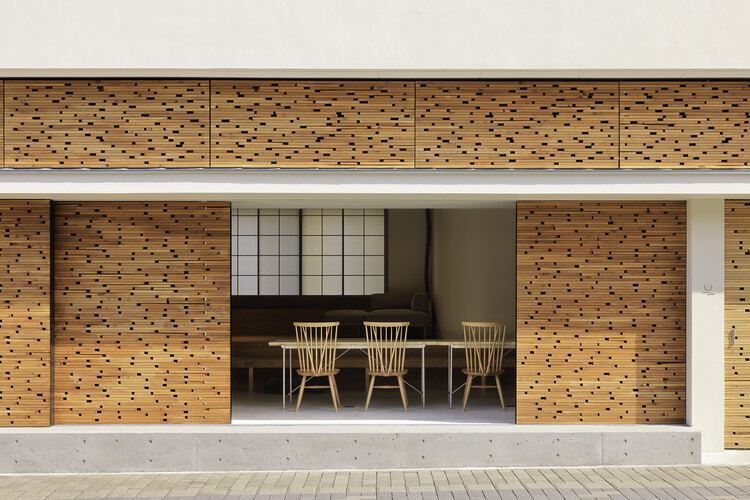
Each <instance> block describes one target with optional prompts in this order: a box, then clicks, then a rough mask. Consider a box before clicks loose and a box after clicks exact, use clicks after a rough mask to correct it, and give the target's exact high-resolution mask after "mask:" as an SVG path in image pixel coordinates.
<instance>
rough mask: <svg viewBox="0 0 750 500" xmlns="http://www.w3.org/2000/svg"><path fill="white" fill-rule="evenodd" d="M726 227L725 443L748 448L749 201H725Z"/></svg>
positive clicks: (749, 407) (749, 417)
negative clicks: (733, 336) (733, 333)
mask: <svg viewBox="0 0 750 500" xmlns="http://www.w3.org/2000/svg"><path fill="white" fill-rule="evenodd" d="M724 228H725V232H726V237H725V246H724V253H725V258H724V266H725V272H724V280H725V284H724V323H725V330H724V331H725V336H724V346H725V348H724V446H725V447H726V448H739V449H747V448H750V400H749V398H750V305H749V304H750V202H749V201H747V200H727V201H726V202H725V220H724ZM732 329H734V332H735V341H734V343H732V336H731V331H732Z"/></svg>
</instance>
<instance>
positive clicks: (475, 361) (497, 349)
mask: <svg viewBox="0 0 750 500" xmlns="http://www.w3.org/2000/svg"><path fill="white" fill-rule="evenodd" d="M461 325H462V326H463V331H464V347H465V351H466V368H465V369H463V370H462V372H463V373H464V374H465V375H466V388H465V390H464V404H463V409H464V410H466V403H467V401H468V399H469V392H470V391H471V388H472V380H473V379H474V377H482V378H483V379H484V378H485V377H489V376H492V377H495V385H484V384H483V385H473V387H480V388H487V387H497V391H498V393H499V395H500V404H501V405H502V408H503V411H505V400H504V399H503V391H502V387H501V386H500V375H502V374H503V372H504V370H503V368H502V362H503V355H504V354H505V333H506V330H507V325H506V324H505V323H498V322H473V321H464V322H462V323H461Z"/></svg>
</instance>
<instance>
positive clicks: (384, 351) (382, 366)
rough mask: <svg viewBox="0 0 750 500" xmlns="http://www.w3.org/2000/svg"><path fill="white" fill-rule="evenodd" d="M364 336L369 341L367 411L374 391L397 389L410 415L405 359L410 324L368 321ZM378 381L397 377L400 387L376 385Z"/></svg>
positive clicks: (405, 409)
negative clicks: (405, 377) (375, 389)
mask: <svg viewBox="0 0 750 500" xmlns="http://www.w3.org/2000/svg"><path fill="white" fill-rule="evenodd" d="M364 325H365V336H366V337H367V360H368V368H367V377H368V384H367V385H368V390H367V402H366V403H365V411H367V408H369V406H370V398H371V397H372V390H373V389H374V388H378V389H398V390H399V391H401V402H402V403H403V404H404V411H408V407H409V404H408V402H407V401H406V388H405V387H404V375H406V373H407V372H408V371H409V370H406V369H404V359H405V357H406V331H407V329H408V327H409V322H408V321H407V322H371V321H365V322H364ZM377 377H396V379H397V380H398V385H375V378H377Z"/></svg>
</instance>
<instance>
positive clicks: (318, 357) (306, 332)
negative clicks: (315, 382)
mask: <svg viewBox="0 0 750 500" xmlns="http://www.w3.org/2000/svg"><path fill="white" fill-rule="evenodd" d="M294 331H295V333H296V335H297V354H298V355H299V366H300V369H301V370H303V371H306V372H312V373H313V375H318V374H319V373H326V372H331V371H333V370H334V368H335V365H336V341H337V337H338V332H339V323H338V321H334V322H327V323H294Z"/></svg>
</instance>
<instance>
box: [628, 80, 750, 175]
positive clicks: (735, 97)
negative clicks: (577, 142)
mask: <svg viewBox="0 0 750 500" xmlns="http://www.w3.org/2000/svg"><path fill="white" fill-rule="evenodd" d="M620 88H621V93H620V129H621V139H620V141H621V143H620V166H621V167H622V168H735V167H741V168H746V167H747V166H748V165H750V155H749V154H748V152H750V118H749V117H748V110H749V109H750V102H749V101H748V99H750V82H746V81H745V82H738V81H714V82H622V83H621V86H620Z"/></svg>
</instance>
